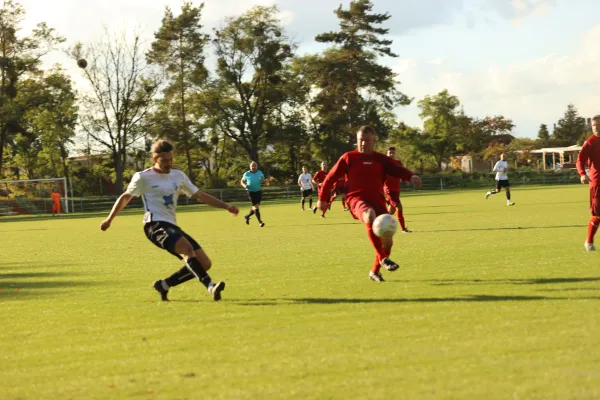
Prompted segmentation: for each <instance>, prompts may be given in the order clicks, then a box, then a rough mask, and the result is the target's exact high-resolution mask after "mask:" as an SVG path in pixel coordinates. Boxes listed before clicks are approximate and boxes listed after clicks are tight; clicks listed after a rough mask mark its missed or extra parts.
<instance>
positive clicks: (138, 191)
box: [125, 172, 145, 197]
mask: <svg viewBox="0 0 600 400" xmlns="http://www.w3.org/2000/svg"><path fill="white" fill-rule="evenodd" d="M144 189H145V184H144V180H143V179H142V175H140V173H139V172H136V173H135V174H133V177H132V178H131V182H129V185H128V186H127V190H125V193H127V194H129V195H131V196H135V197H139V196H141V195H142V194H143V193H144Z"/></svg>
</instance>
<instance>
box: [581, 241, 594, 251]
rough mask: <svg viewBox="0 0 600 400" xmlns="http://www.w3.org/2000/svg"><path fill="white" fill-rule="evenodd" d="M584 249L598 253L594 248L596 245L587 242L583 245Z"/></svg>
mask: <svg viewBox="0 0 600 400" xmlns="http://www.w3.org/2000/svg"><path fill="white" fill-rule="evenodd" d="M583 247H585V249H586V250H587V251H596V248H595V247H594V243H588V242H585V243H584V244H583Z"/></svg>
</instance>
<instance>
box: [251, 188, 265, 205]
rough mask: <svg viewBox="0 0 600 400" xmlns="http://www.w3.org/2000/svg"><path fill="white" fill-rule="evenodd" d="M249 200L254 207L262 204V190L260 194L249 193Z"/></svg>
mask: <svg viewBox="0 0 600 400" xmlns="http://www.w3.org/2000/svg"><path fill="white" fill-rule="evenodd" d="M248 198H249V199H250V201H251V202H252V205H253V206H255V205H257V204H260V202H261V200H262V190H259V191H258V192H248Z"/></svg>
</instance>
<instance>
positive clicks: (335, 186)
mask: <svg viewBox="0 0 600 400" xmlns="http://www.w3.org/2000/svg"><path fill="white" fill-rule="evenodd" d="M345 184H346V176H345V175H344V176H342V177H341V178H340V179H338V180H337V181H336V182H335V183H334V184H333V190H340V189H344V185H345Z"/></svg>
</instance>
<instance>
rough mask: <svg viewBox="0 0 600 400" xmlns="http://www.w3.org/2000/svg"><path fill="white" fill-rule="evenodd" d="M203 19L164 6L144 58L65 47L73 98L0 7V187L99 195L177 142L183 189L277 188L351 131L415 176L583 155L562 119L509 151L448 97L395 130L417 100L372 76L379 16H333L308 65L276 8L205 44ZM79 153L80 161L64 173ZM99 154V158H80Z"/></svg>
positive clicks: (44, 46) (141, 47)
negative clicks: (392, 152)
mask: <svg viewBox="0 0 600 400" xmlns="http://www.w3.org/2000/svg"><path fill="white" fill-rule="evenodd" d="M203 8H204V4H203V3H200V4H194V3H192V2H184V3H183V4H182V6H181V9H179V10H176V11H175V10H172V9H171V8H169V7H165V10H164V15H163V18H162V22H161V25H160V27H159V29H158V30H157V31H156V32H154V38H153V40H152V42H151V43H149V44H148V45H146V44H145V43H144V42H143V40H142V33H141V32H140V31H135V32H133V34H132V37H126V35H125V33H122V34H119V33H114V32H110V31H108V30H106V31H105V32H104V34H103V35H102V37H100V38H99V39H98V40H97V41H96V42H93V43H76V44H75V45H73V46H71V47H70V48H69V49H68V53H69V55H70V57H71V58H72V60H73V62H75V61H77V60H80V59H85V60H87V67H86V68H85V69H81V70H80V72H81V74H82V76H83V77H84V78H85V81H86V82H87V84H88V88H87V89H86V90H85V91H82V92H80V93H79V92H77V91H76V90H75V88H74V85H73V82H72V77H70V76H69V75H68V74H67V72H66V71H65V69H64V68H63V67H62V66H60V65H55V66H53V67H52V68H50V69H43V68H42V61H43V58H44V56H45V55H47V54H48V53H49V52H51V51H54V50H56V49H59V48H60V47H61V45H63V44H64V43H65V41H66V39H65V38H64V37H62V36H60V34H59V33H58V32H56V31H55V30H54V29H52V28H50V27H48V26H47V25H46V24H45V23H40V24H38V25H37V27H36V28H35V29H34V30H33V31H32V32H31V33H29V34H27V35H24V34H22V32H21V29H20V28H21V24H22V22H23V19H24V17H25V9H24V7H23V6H22V5H21V4H19V3H18V2H16V1H14V0H4V3H3V5H2V7H1V8H0V179H6V178H10V179H12V178H20V179H35V178H42V177H57V176H68V177H73V178H74V179H73V181H74V183H75V185H76V187H77V191H78V192H80V193H98V191H99V188H98V186H99V185H101V184H102V181H103V180H109V181H111V182H113V183H114V191H115V192H116V193H120V192H121V191H122V190H123V187H124V185H125V183H126V182H127V180H128V178H129V177H130V176H131V174H132V173H133V172H134V171H135V170H136V169H137V170H139V169H142V168H145V167H148V166H149V165H150V162H149V157H148V156H149V150H150V144H151V143H152V141H153V140H154V139H156V138H158V137H165V138H169V139H171V140H172V141H173V142H174V144H175V145H176V149H177V152H176V163H177V165H179V166H180V167H181V168H182V169H183V170H185V172H186V173H187V174H188V175H189V176H190V177H191V178H192V179H193V180H195V181H196V182H197V183H199V184H201V185H203V186H204V187H209V188H218V187H226V186H228V185H233V186H235V185H236V183H237V182H238V181H239V176H240V174H241V172H242V171H243V170H244V169H245V168H247V165H248V163H249V161H250V160H254V161H257V162H259V164H260V165H261V168H262V169H263V171H265V172H266V174H267V175H268V176H269V177H270V179H272V180H274V181H276V182H279V183H287V182H290V181H293V180H294V179H295V178H296V177H297V174H298V173H299V171H300V169H301V167H302V166H303V165H306V166H308V167H309V168H311V169H315V168H317V167H318V164H319V163H320V162H321V161H322V160H325V161H327V162H328V163H329V164H330V165H331V164H332V163H333V162H335V161H336V160H337V158H338V157H339V155H340V154H341V153H343V152H345V151H348V150H351V149H353V146H354V141H355V139H354V137H355V131H356V128H357V127H358V126H360V125H365V124H368V125H372V126H373V127H374V128H375V129H376V131H377V132H378V136H379V141H380V146H382V148H383V147H384V146H388V145H395V146H397V147H398V148H399V149H400V152H399V153H400V155H401V158H402V160H403V161H404V162H405V164H407V165H408V166H409V167H411V168H414V169H418V170H420V171H421V172H422V173H423V172H436V171H440V170H441V169H442V168H443V167H444V166H445V165H448V163H449V162H451V161H452V159H453V157H455V156H457V155H463V154H469V155H472V156H474V157H480V158H482V159H488V158H493V157H497V155H498V153H499V152H514V153H515V154H517V153H518V154H520V157H525V158H526V157H527V156H526V154H527V151H528V150H530V149H531V148H533V147H534V146H538V147H539V146H540V145H543V146H550V145H571V144H574V143H581V142H582V140H583V138H584V137H585V136H586V135H587V134H588V131H589V127H588V126H587V124H586V120H585V119H584V118H582V117H581V116H579V115H578V113H577V110H576V108H575V107H574V106H573V105H569V106H568V109H567V111H566V112H565V115H564V117H563V118H561V119H560V120H559V121H558V123H557V124H556V126H555V127H554V129H553V132H552V133H550V132H549V130H548V127H547V126H546V125H541V127H540V132H539V135H538V139H536V140H533V139H517V140H512V139H513V138H512V136H511V133H512V132H513V129H514V124H513V122H512V121H511V120H510V119H509V118H506V117H504V116H500V115H491V116H483V117H474V116H468V115H466V114H465V113H464V111H463V109H462V106H461V103H460V101H459V99H458V98H457V97H456V96H454V95H452V94H450V93H448V91H447V90H443V91H441V92H440V93H437V94H435V95H430V96H426V97H425V98H423V99H421V100H419V101H418V102H417V105H418V107H419V109H420V111H421V113H420V117H421V118H422V119H423V127H422V128H416V127H410V126H406V125H405V124H404V123H402V121H399V120H398V117H397V115H396V114H395V110H397V109H398V107H402V106H406V105H408V104H410V103H411V102H413V101H415V99H413V98H411V97H409V96H408V95H407V94H404V93H403V92H402V91H401V90H400V81H399V78H400V77H398V76H397V74H396V73H394V72H393V70H392V69H391V68H389V67H387V66H386V65H385V63H384V60H385V59H386V58H395V57H398V55H397V54H395V53H393V52H392V50H391V45H392V41H391V40H390V39H389V37H388V30H387V29H385V28H383V27H382V25H383V24H384V23H385V22H386V21H388V20H389V19H390V18H391V15H390V14H389V13H375V12H374V11H373V2H372V1H371V0H355V1H352V2H351V3H350V4H349V6H348V8H343V7H342V6H341V5H340V6H339V7H338V8H337V9H335V10H334V13H335V15H336V16H337V18H338V20H339V26H338V28H337V30H334V31H330V32H324V33H321V34H319V35H317V36H316V38H315V39H316V41H317V42H319V43H324V44H325V45H326V46H327V47H326V49H325V50H323V51H321V52H319V53H316V54H304V55H299V54H297V47H298V46H297V43H294V41H293V40H291V39H290V37H289V36H288V33H287V32H286V30H285V29H284V26H283V24H282V22H281V21H280V19H279V18H278V15H279V10H278V9H277V7H276V6H271V7H265V6H255V7H253V8H251V9H250V10H248V11H247V12H245V13H244V14H242V15H241V16H239V17H230V18H227V19H226V20H225V21H223V23H222V24H221V25H220V26H219V27H218V28H215V29H213V30H212V32H208V31H207V29H205V27H204V26H203V22H202V13H203ZM209 55H212V56H213V57H209ZM207 59H211V60H212V59H214V60H215V61H214V63H210V64H209V63H208V61H207ZM516 150H522V151H520V152H517V151H516ZM523 150H524V151H523ZM81 152H83V153H85V154H87V155H88V159H89V161H90V162H88V163H86V164H78V163H69V162H68V158H69V156H70V155H72V154H74V153H81ZM97 152H99V153H101V154H102V155H103V157H92V154H94V153H97ZM524 154H525V155H524Z"/></svg>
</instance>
